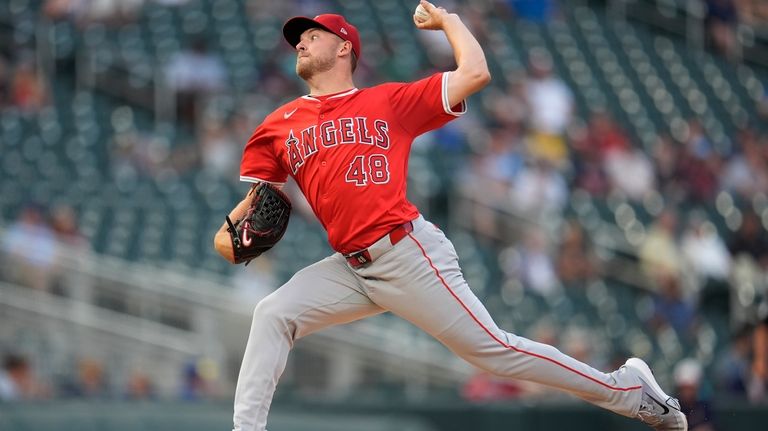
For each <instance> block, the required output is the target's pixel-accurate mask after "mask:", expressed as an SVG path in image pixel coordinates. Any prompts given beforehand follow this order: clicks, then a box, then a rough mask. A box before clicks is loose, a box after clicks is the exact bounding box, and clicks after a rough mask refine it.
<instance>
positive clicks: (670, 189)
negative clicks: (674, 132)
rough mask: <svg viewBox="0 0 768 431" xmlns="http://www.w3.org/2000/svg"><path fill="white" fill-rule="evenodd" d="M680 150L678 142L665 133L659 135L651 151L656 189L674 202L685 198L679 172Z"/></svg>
mask: <svg viewBox="0 0 768 431" xmlns="http://www.w3.org/2000/svg"><path fill="white" fill-rule="evenodd" d="M681 151H682V149H681V148H680V144H679V143H678V142H675V141H674V140H673V138H672V137H671V136H670V135H669V134H667V133H665V134H662V135H659V137H658V138H657V139H656V142H655V144H654V146H653V150H652V151H651V157H652V158H653V165H654V168H655V172H656V186H657V187H658V191H659V192H660V193H661V194H662V196H664V197H666V198H667V199H669V200H670V201H672V202H674V203H678V202H680V201H681V200H682V199H684V198H685V196H684V194H685V191H684V190H683V186H682V185H681V175H680V172H679V169H680V153H681Z"/></svg>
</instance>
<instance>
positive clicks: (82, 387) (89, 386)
mask: <svg viewBox="0 0 768 431" xmlns="http://www.w3.org/2000/svg"><path fill="white" fill-rule="evenodd" d="M73 377H74V380H72V377H70V378H69V380H65V381H64V382H63V383H62V384H61V388H60V391H61V395H62V396H64V397H71V398H105V397H107V396H108V395H109V392H108V387H107V381H106V376H105V374H104V365H103V364H102V363H101V362H100V361H98V360H95V359H90V358H84V359H80V360H79V361H78V362H77V369H76V372H75V375H74V376H73Z"/></svg>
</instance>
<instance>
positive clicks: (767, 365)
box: [749, 296, 768, 403]
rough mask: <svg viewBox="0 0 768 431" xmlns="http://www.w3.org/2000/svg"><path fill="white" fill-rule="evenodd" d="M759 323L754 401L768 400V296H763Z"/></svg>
mask: <svg viewBox="0 0 768 431" xmlns="http://www.w3.org/2000/svg"><path fill="white" fill-rule="evenodd" d="M757 314H758V321H759V322H758V324H757V328H755V331H754V334H753V336H752V353H753V359H752V380H751V381H750V382H749V399H750V401H752V402H753V403H765V402H766V401H768V296H766V297H763V300H762V302H761V303H760V305H759V307H758V310H757Z"/></svg>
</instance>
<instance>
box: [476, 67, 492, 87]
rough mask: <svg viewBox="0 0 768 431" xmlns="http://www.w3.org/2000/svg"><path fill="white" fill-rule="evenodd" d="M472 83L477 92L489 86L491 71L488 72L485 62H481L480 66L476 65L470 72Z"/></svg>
mask: <svg viewBox="0 0 768 431" xmlns="http://www.w3.org/2000/svg"><path fill="white" fill-rule="evenodd" d="M472 82H473V83H474V85H475V86H476V87H477V89H478V90H481V89H483V88H484V87H485V86H486V85H488V84H490V82H491V71H490V70H488V64H487V63H486V62H482V64H480V65H478V66H477V67H476V68H475V70H473V71H472Z"/></svg>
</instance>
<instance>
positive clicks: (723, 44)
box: [705, 0, 739, 60]
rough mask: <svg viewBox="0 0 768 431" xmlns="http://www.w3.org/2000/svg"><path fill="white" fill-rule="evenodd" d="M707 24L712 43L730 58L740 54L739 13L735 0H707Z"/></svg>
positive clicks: (719, 51) (716, 49)
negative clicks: (737, 28) (737, 30)
mask: <svg viewBox="0 0 768 431" xmlns="http://www.w3.org/2000/svg"><path fill="white" fill-rule="evenodd" d="M706 4H707V14H706V18H705V26H706V30H707V38H708V39H709V43H710V45H711V46H712V47H713V48H714V49H715V51H717V52H718V53H720V54H722V55H724V56H726V57H727V58H729V59H732V60H734V59H736V58H737V57H738V55H739V46H738V39H737V38H736V26H737V24H738V14H737V12H736V7H735V5H734V1H733V0H706Z"/></svg>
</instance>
